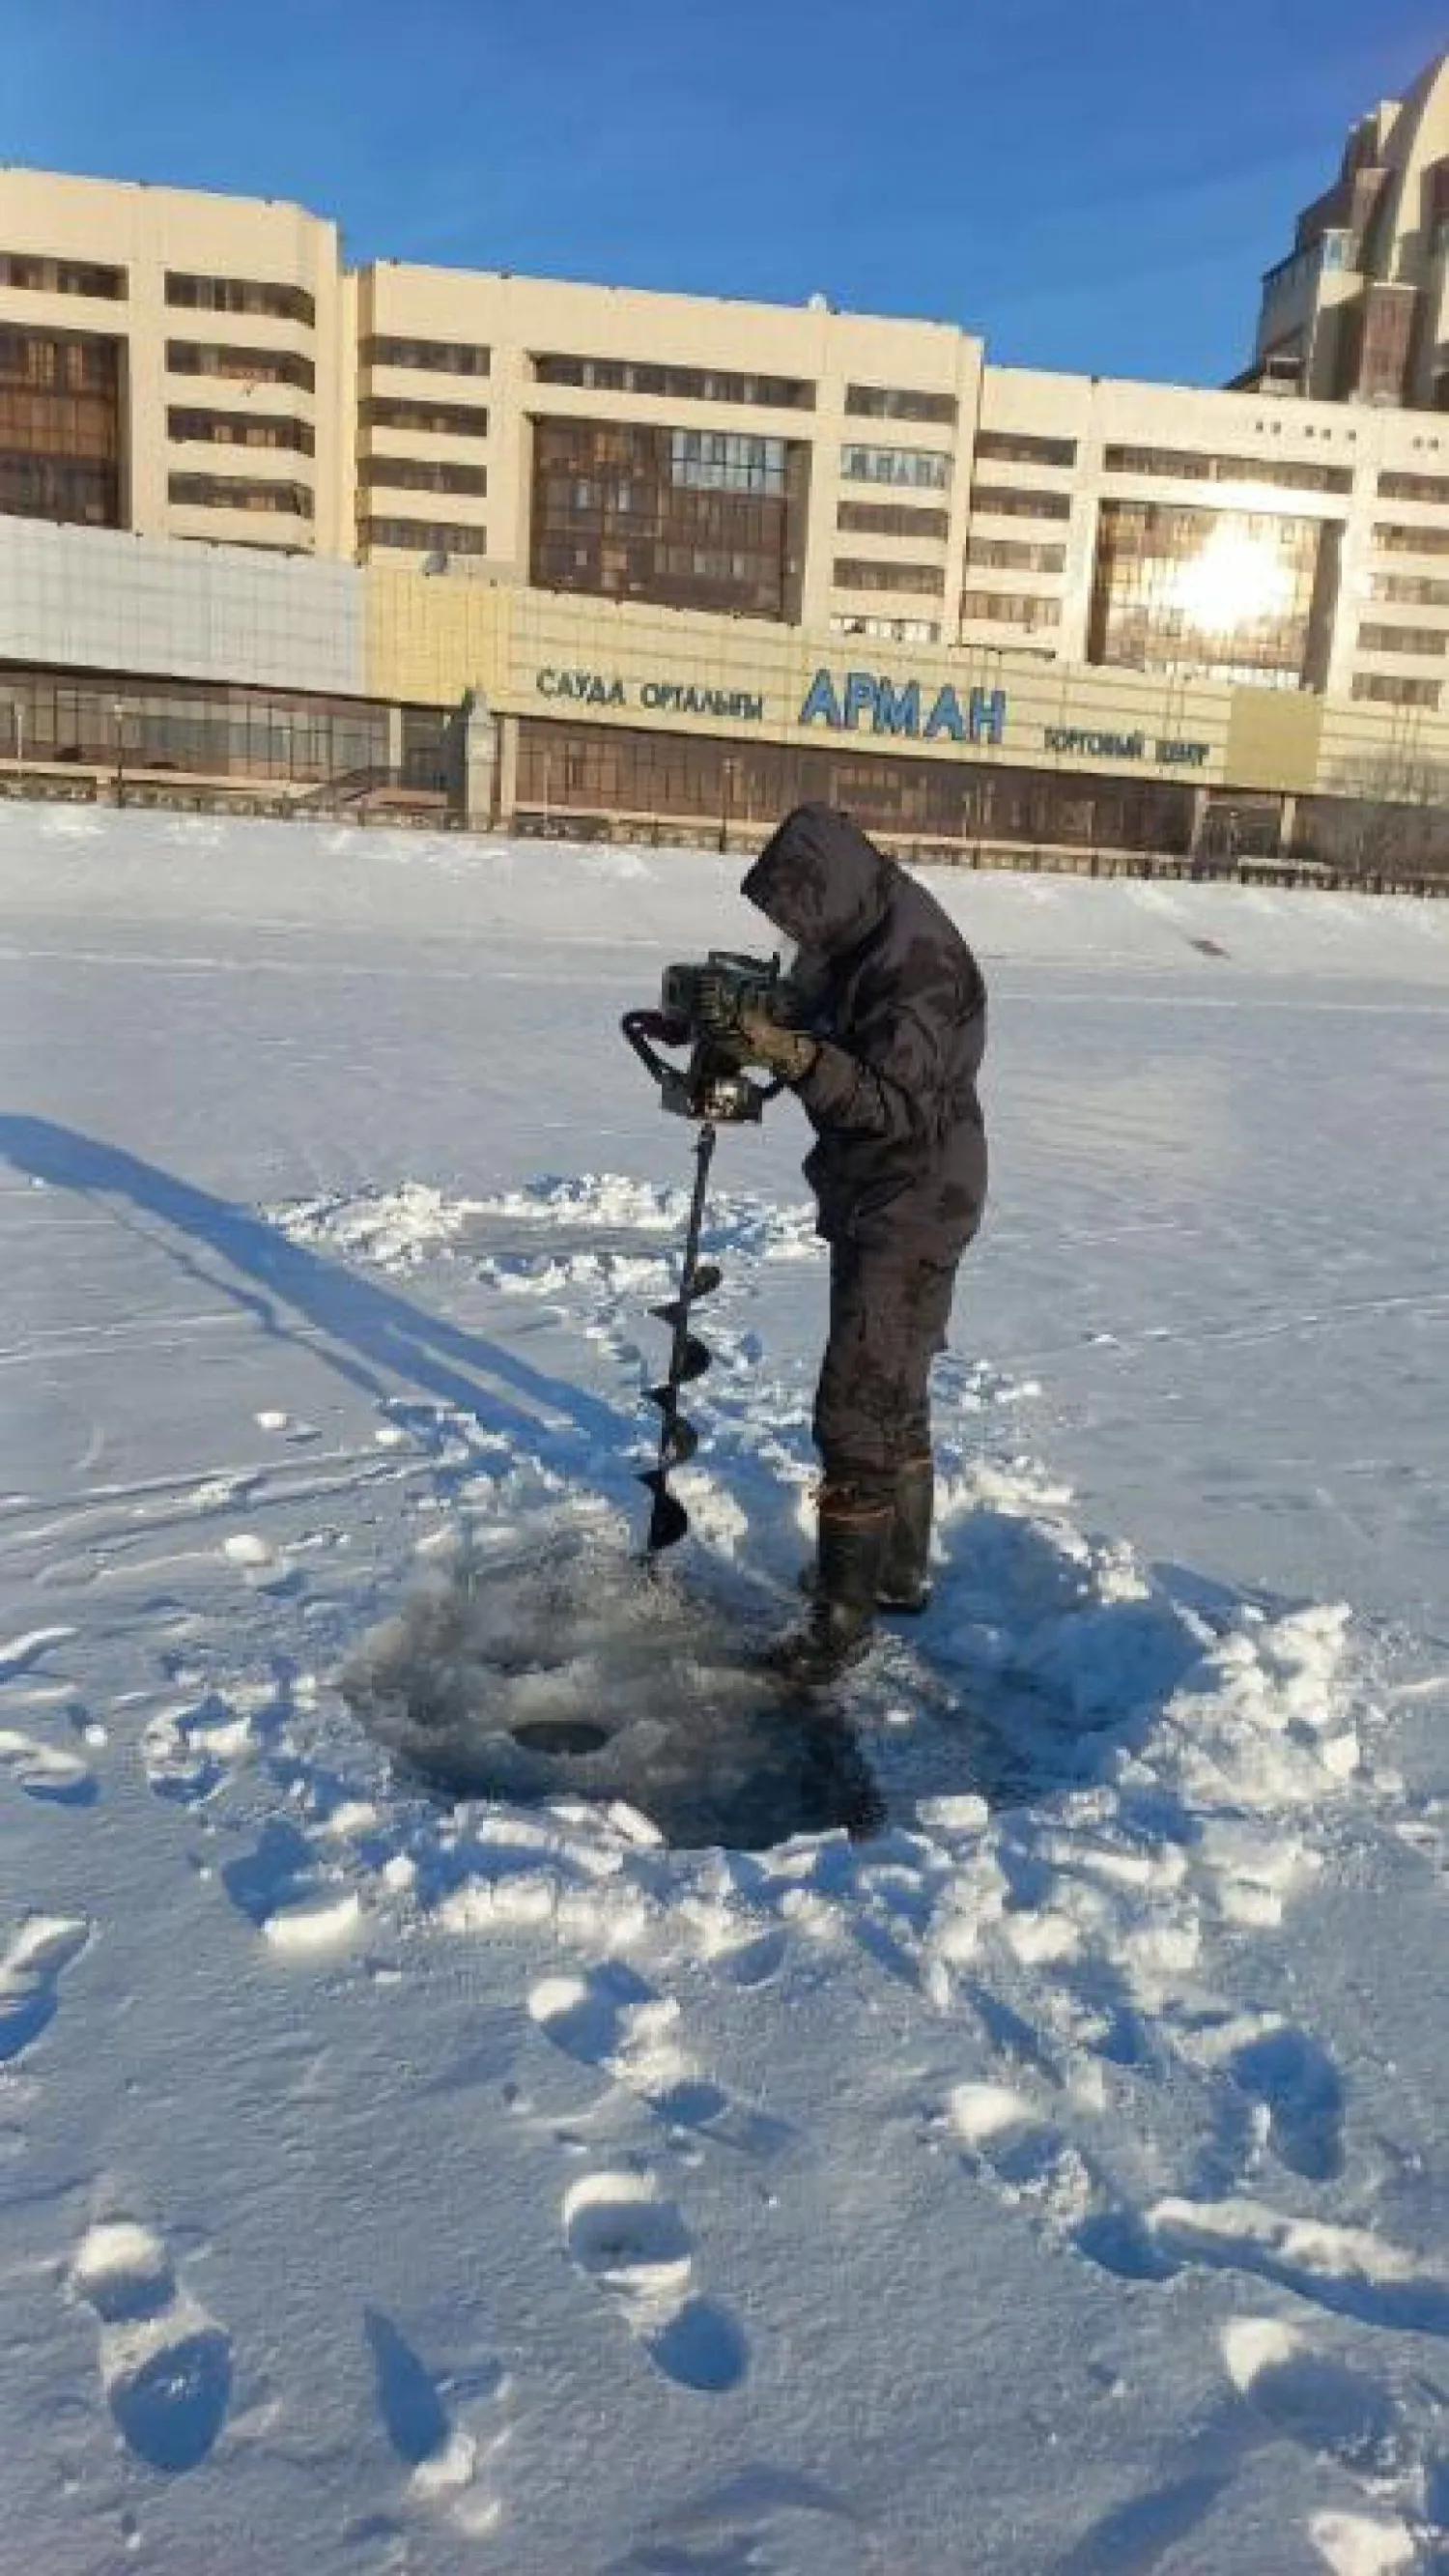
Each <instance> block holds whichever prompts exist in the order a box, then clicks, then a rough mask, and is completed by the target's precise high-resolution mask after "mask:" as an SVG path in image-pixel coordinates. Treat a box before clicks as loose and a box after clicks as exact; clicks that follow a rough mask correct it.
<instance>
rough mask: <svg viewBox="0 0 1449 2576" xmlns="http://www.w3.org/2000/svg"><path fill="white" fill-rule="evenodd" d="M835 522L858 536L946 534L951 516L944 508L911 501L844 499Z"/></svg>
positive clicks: (926, 535)
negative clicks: (920, 507) (922, 506)
mask: <svg viewBox="0 0 1449 2576" xmlns="http://www.w3.org/2000/svg"><path fill="white" fill-rule="evenodd" d="M835 524H836V526H837V528H839V529H841V530H842V532H843V533H845V534H848V535H850V536H856V537H912V538H916V539H923V538H926V537H944V536H945V535H946V532H947V530H948V529H949V527H950V524H951V522H950V519H949V518H948V516H947V514H946V512H945V511H944V510H918V509H916V508H914V507H913V506H912V504H911V503H910V502H909V501H905V502H900V501H842V502H841V504H840V506H839V508H838V509H837V511H836V513H835Z"/></svg>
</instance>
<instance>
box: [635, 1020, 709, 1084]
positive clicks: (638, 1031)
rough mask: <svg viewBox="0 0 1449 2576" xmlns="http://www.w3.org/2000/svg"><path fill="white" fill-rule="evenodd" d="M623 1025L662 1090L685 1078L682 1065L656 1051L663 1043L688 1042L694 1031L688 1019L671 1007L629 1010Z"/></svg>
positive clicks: (668, 1044)
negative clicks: (677, 1016) (679, 1016)
mask: <svg viewBox="0 0 1449 2576" xmlns="http://www.w3.org/2000/svg"><path fill="white" fill-rule="evenodd" d="M619 1026H620V1027H621V1029H622V1030H623V1032H624V1035H625V1037H626V1038H627V1039H628V1041H629V1044H630V1046H631V1047H632V1048H633V1050H634V1053H635V1054H636V1055H637V1057H638V1058H639V1061H640V1063H641V1064H642V1065H643V1067H644V1070H645V1072H646V1073H647V1074H648V1075H649V1076H650V1078H651V1079H652V1080H653V1081H655V1082H657V1083H658V1085H659V1088H660V1090H661V1091H666V1090H667V1089H668V1088H669V1086H670V1084H671V1083H674V1082H678V1081H679V1080H680V1079H681V1075H680V1072H679V1068H678V1066H677V1065H673V1064H666V1063H665V1061H664V1058H663V1056H662V1055H656V1053H655V1051H654V1050H655V1048H656V1047H661V1046H670V1047H682V1046H688V1044H689V1041H690V1038H691V1037H692V1035H693V1031H692V1030H691V1028H690V1025H689V1022H688V1020H676V1019H674V1018H673V1017H672V1016H671V1015H670V1013H669V1012H668V1011H626V1012H625V1013H624V1016H623V1018H622V1020H621V1021H620V1023H619ZM651 1039H652V1041H653V1044H652V1045H651V1043H650V1041H651Z"/></svg>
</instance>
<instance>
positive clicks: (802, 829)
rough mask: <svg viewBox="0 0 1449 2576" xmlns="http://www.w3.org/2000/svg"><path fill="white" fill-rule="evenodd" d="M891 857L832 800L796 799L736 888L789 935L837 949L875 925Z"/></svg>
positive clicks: (829, 953) (887, 893) (823, 949)
mask: <svg viewBox="0 0 1449 2576" xmlns="http://www.w3.org/2000/svg"><path fill="white" fill-rule="evenodd" d="M895 875H896V869H895V866H894V863H893V862H892V861H891V860H890V859H888V858H887V857H886V856H885V854H884V852H883V851H880V850H878V849H877V848H876V847H875V845H874V843H873V842H871V841H868V840H867V839H866V837H865V834H864V833H863V832H862V831H859V830H857V828H856V826H855V824H854V823H852V822H851V820H850V818H849V816H848V815H845V814H839V813H837V812H836V810H835V807H834V806H833V805H797V806H796V808H795V810H794V812H793V813H792V814H787V815H786V817H785V820H784V822H783V823H782V824H781V825H780V828H779V830H778V831H777V832H775V833H774V834H773V835H772V837H771V838H770V839H769V840H768V841H767V842H766V844H765V847H764V849H763V850H762V851H761V853H760V855H759V857H758V858H757V859H756V861H755V864H754V866H753V867H752V868H751V869H750V871H749V874H748V875H747V876H746V878H745V880H744V882H743V884H742V886H741V888H740V892H741V893H742V894H743V895H744V896H745V898H746V900H747V901H748V902H750V903H752V904H754V906H755V908H756V910H757V911H759V912H762V913H763V914H764V915H765V918H766V920H767V921H772V922H773V923H774V925H775V928H776V929H777V930H783V932H784V933H785V936H786V938H787V939H794V940H798V942H799V944H800V946H801V947H802V948H808V949H811V950H813V951H814V952H815V953H816V954H817V955H820V956H826V957H839V956H843V955H844V954H845V952H846V951H847V950H849V949H851V948H857V947H858V946H859V945H860V942H861V941H862V940H863V939H868V938H869V936H870V934H871V932H872V931H873V930H875V929H877V928H878V927H879V924H880V922H881V920H882V918H883V916H884V913H885V909H886V906H887V904H888V903H889V901H890V897H891V888H892V884H893V881H894V879H895Z"/></svg>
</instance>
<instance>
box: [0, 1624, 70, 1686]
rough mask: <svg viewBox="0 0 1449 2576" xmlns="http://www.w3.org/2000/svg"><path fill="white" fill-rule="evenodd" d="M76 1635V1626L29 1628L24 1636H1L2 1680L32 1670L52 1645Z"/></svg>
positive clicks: (10, 1678)
mask: <svg viewBox="0 0 1449 2576" xmlns="http://www.w3.org/2000/svg"><path fill="white" fill-rule="evenodd" d="M74 1635H75V1630H74V1628H27V1629H26V1630H25V1632H24V1634H23V1635H22V1636H18V1637H5V1638H0V1682H8V1681H14V1680H15V1679H16V1677H17V1676H18V1675H19V1674H21V1673H28V1672H30V1671H32V1670H33V1669H34V1667H35V1665H36V1664H38V1663H39V1661H40V1659H41V1657H42V1655H46V1654H48V1653H49V1651H50V1649H51V1647H52V1646H60V1645H63V1644H64V1643H65V1640H66V1638H67V1637H73V1636H74Z"/></svg>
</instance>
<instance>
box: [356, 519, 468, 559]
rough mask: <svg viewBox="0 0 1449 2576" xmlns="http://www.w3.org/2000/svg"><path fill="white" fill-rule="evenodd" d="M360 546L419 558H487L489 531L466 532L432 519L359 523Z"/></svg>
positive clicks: (363, 520)
mask: <svg viewBox="0 0 1449 2576" xmlns="http://www.w3.org/2000/svg"><path fill="white" fill-rule="evenodd" d="M357 535H358V542H359V544H361V545H363V546H387V547H390V548H392V549H393V550H394V551H395V552H402V553H406V554H416V555H486V553H487V552H488V532H487V530H486V528H464V527H458V526H454V525H451V524H449V523H447V522H445V521H440V520H429V519H359V521H358V523H357Z"/></svg>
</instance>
